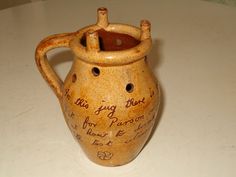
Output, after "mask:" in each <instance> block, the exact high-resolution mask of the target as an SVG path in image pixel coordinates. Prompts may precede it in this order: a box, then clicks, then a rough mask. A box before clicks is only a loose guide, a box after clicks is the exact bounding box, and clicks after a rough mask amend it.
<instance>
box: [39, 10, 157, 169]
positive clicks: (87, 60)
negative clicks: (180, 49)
mask: <svg viewBox="0 0 236 177" xmlns="http://www.w3.org/2000/svg"><path fill="white" fill-rule="evenodd" d="M151 45H152V42H151V36H150V23H149V22H148V21H147V20H142V21H141V24H140V28H138V27H134V26H130V25H125V24H117V23H116V24H113V23H109V22H108V11H107V9H106V8H99V9H98V10H97V23H96V24H95V25H90V26H87V27H85V28H83V29H81V30H78V31H76V32H73V33H62V34H56V35H52V36H49V37H47V38H45V39H44V40H42V41H41V42H40V43H39V45H38V46H37V49H36V53H35V58H36V64H37V66H38V69H39V71H40V72H41V74H42V76H43V78H44V79H45V80H46V81H47V82H48V84H49V85H50V86H51V88H52V89H53V91H54V92H55V94H56V96H57V97H58V99H59V102H60V105H61V108H62V111H63V113H64V117H65V120H66V123H67V125H68V127H69V129H70V131H71V132H72V134H73V136H74V137H75V139H76V140H77V141H78V142H79V144H80V146H81V148H82V149H83V151H84V152H85V154H86V155H87V157H88V158H89V159H90V160H91V161H93V162H95V163H97V164H100V165H104V166H119V165H124V164H126V163H128V162H130V161H132V160H133V159H134V158H135V157H136V156H137V155H138V154H139V152H140V151H141V150H142V148H143V146H144V145H145V143H146V142H147V140H148V138H149V136H150V133H151V130H152V128H153V126H154V123H155V121H156V115H157V111H158V107H159V102H160V92H159V86H158V82H157V81H156V79H155V77H154V75H153V73H152V71H151V70H150V68H149V66H148V63H147V57H146V56H147V54H148V53H149V51H150V49H151ZM58 47H68V48H70V49H71V50H72V51H73V53H74V55H75V57H74V61H73V64H72V67H71V69H70V71H69V73H68V75H67V76H66V79H65V80H64V82H63V81H62V80H61V79H60V78H59V76H58V75H57V74H56V72H55V71H54V70H53V68H52V67H51V66H50V64H49V62H48V60H47V56H46V54H47V52H48V51H50V50H52V49H54V48H58Z"/></svg>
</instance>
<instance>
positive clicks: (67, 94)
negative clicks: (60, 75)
mask: <svg viewBox="0 0 236 177" xmlns="http://www.w3.org/2000/svg"><path fill="white" fill-rule="evenodd" d="M69 91H70V89H66V91H65V96H66V98H67V100H70V98H71V96H70V94H69Z"/></svg>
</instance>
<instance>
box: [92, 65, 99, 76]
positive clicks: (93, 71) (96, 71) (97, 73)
mask: <svg viewBox="0 0 236 177" xmlns="http://www.w3.org/2000/svg"><path fill="white" fill-rule="evenodd" d="M92 73H93V75H94V76H98V75H99V74H100V70H99V69H98V68H97V67H93V69H92Z"/></svg>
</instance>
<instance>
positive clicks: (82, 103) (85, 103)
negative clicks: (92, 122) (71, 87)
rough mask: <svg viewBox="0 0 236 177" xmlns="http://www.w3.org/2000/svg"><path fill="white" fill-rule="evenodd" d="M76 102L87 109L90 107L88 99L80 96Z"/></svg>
mask: <svg viewBox="0 0 236 177" xmlns="http://www.w3.org/2000/svg"><path fill="white" fill-rule="evenodd" d="M74 104H76V105H78V106H80V107H82V108H85V109H88V107H89V104H88V102H87V101H86V100H84V99H82V98H78V99H77V100H76V101H75V102H74Z"/></svg>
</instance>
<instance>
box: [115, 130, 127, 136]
mask: <svg viewBox="0 0 236 177" xmlns="http://www.w3.org/2000/svg"><path fill="white" fill-rule="evenodd" d="M125 133H126V132H125V131H124V130H119V131H118V132H117V133H116V137H119V136H123V135H124V134H125Z"/></svg>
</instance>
